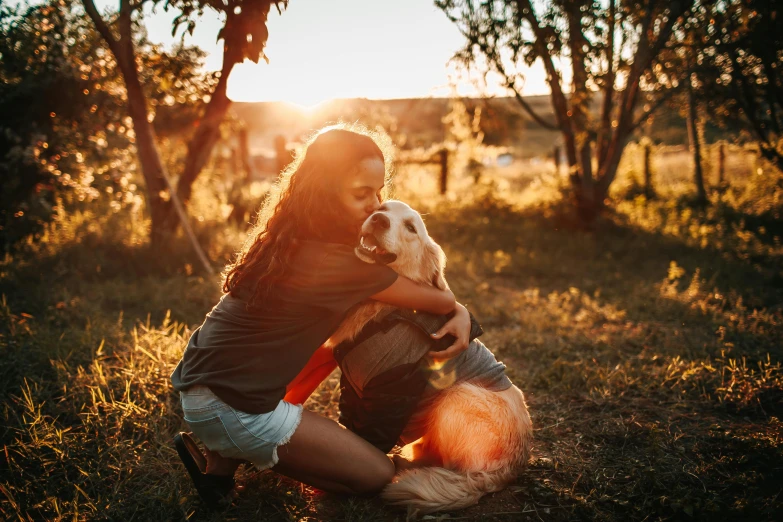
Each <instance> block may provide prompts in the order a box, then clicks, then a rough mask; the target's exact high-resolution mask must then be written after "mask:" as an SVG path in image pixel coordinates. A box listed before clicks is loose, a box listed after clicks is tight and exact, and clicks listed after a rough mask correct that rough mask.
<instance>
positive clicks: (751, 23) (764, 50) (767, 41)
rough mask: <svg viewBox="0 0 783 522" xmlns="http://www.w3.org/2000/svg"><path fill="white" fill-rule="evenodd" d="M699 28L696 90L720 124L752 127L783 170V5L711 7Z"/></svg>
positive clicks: (758, 0)
mask: <svg viewBox="0 0 783 522" xmlns="http://www.w3.org/2000/svg"><path fill="white" fill-rule="evenodd" d="M707 19H708V23H706V24H705V25H704V27H703V30H702V31H701V33H700V37H701V41H700V43H701V51H700V53H699V62H700V64H699V67H698V68H697V69H696V70H695V75H696V77H697V78H698V83H699V85H698V87H699V89H698V91H697V93H696V94H697V95H698V97H699V98H700V100H701V102H702V103H703V104H704V105H705V106H706V107H708V108H709V111H710V114H711V116H712V117H713V119H715V120H716V121H717V122H718V123H723V124H729V125H732V124H734V125H736V124H737V123H738V122H739V123H741V124H742V127H744V128H746V129H748V130H749V131H750V133H751V135H752V136H753V139H754V141H756V143H757V144H758V147H759V152H760V154H761V156H762V157H764V158H765V159H767V160H768V161H770V162H771V163H772V164H774V165H775V166H776V167H777V168H778V169H779V170H781V171H783V71H782V70H781V64H782V63H783V10H781V8H780V6H779V5H776V4H775V3H774V2H766V1H764V0H742V1H740V0H732V1H729V2H723V3H718V4H715V5H714V6H712V8H711V9H710V11H709V13H708V16H707Z"/></svg>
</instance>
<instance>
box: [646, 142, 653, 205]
mask: <svg viewBox="0 0 783 522" xmlns="http://www.w3.org/2000/svg"><path fill="white" fill-rule="evenodd" d="M651 152H652V147H651V146H650V144H649V143H645V144H644V195H645V196H646V197H647V198H648V199H651V198H653V197H655V190H654V189H653V186H652V168H651V165H650V153H651Z"/></svg>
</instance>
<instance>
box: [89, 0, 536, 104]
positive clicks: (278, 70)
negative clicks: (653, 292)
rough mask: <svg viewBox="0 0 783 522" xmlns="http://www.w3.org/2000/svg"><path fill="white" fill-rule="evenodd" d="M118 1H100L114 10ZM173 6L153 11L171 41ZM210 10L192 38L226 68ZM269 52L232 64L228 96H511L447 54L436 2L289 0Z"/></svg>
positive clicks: (452, 43)
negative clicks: (468, 72) (465, 69)
mask: <svg viewBox="0 0 783 522" xmlns="http://www.w3.org/2000/svg"><path fill="white" fill-rule="evenodd" d="M118 3H119V2H118V1H117V0H113V1H108V0H97V2H96V4H97V6H98V8H99V9H100V10H103V9H111V10H116V8H117V5H118ZM174 17H175V13H174V12H172V11H170V12H168V13H166V12H165V11H164V10H163V9H162V7H159V8H157V12H156V13H150V16H148V17H147V21H146V24H145V25H146V27H147V30H148V36H149V38H150V40H152V41H153V42H159V43H162V44H164V45H166V46H170V45H173V44H174V43H175V42H176V41H178V40H179V37H180V34H181V33H178V35H177V36H176V37H172V36H171V21H172V20H173V18H174ZM221 25H222V24H221V21H220V20H219V19H218V18H217V16H216V15H205V16H204V18H203V19H202V20H201V23H200V24H198V26H197V28H196V30H195V31H194V33H193V36H192V37H191V36H186V37H185V42H186V43H188V44H191V45H198V46H199V47H201V48H202V49H204V50H205V51H206V52H208V53H209V56H208V58H207V61H206V64H205V67H206V68H207V69H208V70H218V69H220V64H221V58H222V57H221V52H220V49H221V48H220V44H218V43H216V41H215V38H216V36H217V33H218V31H219V30H220V27H221ZM268 28H269V40H268V42H267V48H266V55H267V56H268V57H269V61H270V63H269V64H267V63H266V62H264V61H263V60H260V61H259V63H258V64H254V63H252V62H250V61H246V62H245V63H243V64H240V65H237V66H236V67H235V68H234V71H233V72H232V74H231V76H230V77H229V82H228V96H229V98H231V99H232V100H234V101H287V102H290V103H293V104H296V105H300V106H303V107H312V106H314V105H316V104H318V103H320V102H323V101H326V100H329V99H333V98H354V97H362V98H370V99H389V98H410V97H430V96H435V97H441V96H449V95H450V94H451V93H452V92H454V91H455V90H456V93H457V94H459V95H461V96H477V95H481V94H488V95H494V96H498V95H500V96H503V95H508V94H509V93H508V92H507V91H506V90H505V89H503V88H502V87H501V86H500V83H499V81H498V80H497V79H496V78H490V79H489V81H488V84H487V85H485V86H482V87H479V88H477V87H476V85H475V83H476V79H477V78H478V75H473V78H470V77H466V74H465V73H464V72H462V71H461V70H460V68H459V67H457V66H455V65H454V64H452V65H449V64H448V62H449V60H450V58H451V57H452V56H453V55H454V53H455V52H456V51H457V50H459V49H460V48H461V47H462V46H463V42H464V39H463V36H462V35H461V34H460V33H459V31H458V29H457V27H456V26H455V25H454V24H453V23H452V22H450V21H449V20H448V18H446V15H445V14H444V13H443V12H441V11H440V10H439V9H437V8H436V7H435V5H434V3H433V2H432V0H291V1H290V2H289V5H288V9H286V10H284V11H283V13H282V15H279V14H278V13H277V10H276V9H275V8H274V7H273V8H272V11H271V13H270V18H269V21H268ZM523 92H524V94H527V95H534V94H545V93H547V92H548V89H547V88H546V85H545V82H544V75H543V71H542V70H539V69H537V68H534V69H533V70H531V71H530V72H529V73H527V79H526V83H525V89H524V91H523Z"/></svg>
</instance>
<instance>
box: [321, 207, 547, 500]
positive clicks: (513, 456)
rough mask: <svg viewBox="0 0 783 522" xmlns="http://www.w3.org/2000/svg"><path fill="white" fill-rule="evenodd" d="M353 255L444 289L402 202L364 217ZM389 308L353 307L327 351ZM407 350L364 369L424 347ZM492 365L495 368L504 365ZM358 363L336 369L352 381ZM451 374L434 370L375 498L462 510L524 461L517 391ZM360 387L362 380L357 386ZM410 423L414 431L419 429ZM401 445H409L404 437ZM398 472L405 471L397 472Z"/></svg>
mask: <svg viewBox="0 0 783 522" xmlns="http://www.w3.org/2000/svg"><path fill="white" fill-rule="evenodd" d="M356 255H357V256H358V257H359V258H360V259H362V260H363V261H365V262H368V263H380V264H385V265H388V266H389V267H390V268H392V269H394V270H395V271H396V272H397V273H398V274H400V275H403V276H405V277H408V278H409V279H411V280H413V281H415V282H417V283H419V284H424V285H431V286H434V287H436V288H439V289H442V290H443V289H446V288H448V286H447V282H446V279H445V277H444V268H445V264H446V256H445V254H444V253H443V250H442V249H441V247H440V246H439V245H438V244H437V243H435V241H433V240H432V238H430V236H429V234H428V233H427V229H426V227H425V226H424V221H423V220H422V218H421V216H420V215H419V213H418V212H416V211H415V210H413V209H412V208H411V207H409V206H408V205H406V204H405V203H403V202H401V201H395V200H391V201H386V202H385V203H384V204H383V205H382V206H381V207H380V208H379V210H378V211H376V212H375V213H373V214H372V215H371V216H370V217H369V218H367V220H366V221H365V222H364V224H363V226H362V230H361V241H360V244H359V246H358V247H356ZM393 310H394V307H392V306H390V305H386V304H384V303H381V302H378V301H372V300H370V301H366V302H363V303H360V304H359V305H357V306H356V307H354V308H353V309H352V310H350V311H349V312H348V314H347V315H346V318H345V319H344V321H343V322H342V323H341V325H340V327H339V328H338V330H337V331H336V332H335V333H334V334H333V335H332V336H331V337H330V339H329V340H328V341H327V346H330V347H332V348H334V347H335V346H337V345H339V344H340V343H341V342H343V341H346V340H347V341H350V340H352V339H354V338H355V337H356V336H357V335H358V334H359V332H361V331H362V329H363V328H364V327H365V326H366V325H367V324H368V323H369V322H370V321H373V320H378V319H379V318H382V317H384V316H385V315H386V314H388V313H390V312H391V311H393ZM425 341H426V339H425ZM403 342H407V341H406V340H403ZM475 343H477V341H473V342H472V343H471V346H470V349H471V350H473V353H474V354H481V355H482V356H484V357H486V356H488V357H490V358H491V359H492V361H494V356H492V354H491V352H489V350H487V349H486V347H484V345H483V344H481V343H478V344H475ZM419 345H421V343H419ZM398 346H400V345H399V344H398ZM412 350H413V351H412V352H411V353H399V351H398V350H397V347H395V349H393V350H389V351H388V352H389V353H388V354H384V355H382V356H379V357H380V359H382V360H381V361H380V362H377V361H376V362H372V364H370V365H367V364H365V367H368V368H369V367H373V368H375V367H377V366H379V365H383V364H385V365H386V366H387V367H388V365H389V364H397V363H398V362H406V361H411V360H416V359H419V358H421V357H422V356H423V355H424V354H426V351H427V350H428V347H427V345H426V344H424V346H423V348H421V347H415V348H413V349H412ZM416 350H418V351H416ZM422 350H423V351H422ZM463 355H467V353H466V354H463ZM406 358H407V359H406ZM455 359H456V358H455ZM450 361H454V359H452V360H450ZM495 363H496V364H497V365H499V366H500V368H501V371H502V368H504V366H503V365H502V364H500V363H497V362H496V361H495ZM360 365H361V363H359V364H356V365H354V366H351V365H346V366H344V365H343V363H341V369H342V370H343V373H344V375H345V374H346V373H348V375H350V376H351V379H352V382H356V381H358V380H360V379H357V377H356V374H357V373H358V372H357V369H356V368H357V367H359V366H360ZM435 369H436V370H438V369H442V368H439V367H438V366H436V367H435ZM365 373H366V372H365ZM453 373H454V371H452V376H451V379H446V382H445V383H444V382H443V379H442V377H443V372H440V373H438V372H437V371H436V372H434V373H433V375H434V376H435V377H434V378H433V379H431V380H437V379H439V380H440V383H439V384H438V386H437V387H438V388H440V389H438V391H437V392H436V393H434V395H433V396H431V397H429V399H428V400H422V401H420V402H419V406H420V407H421V408H420V409H419V411H417V412H416V414H415V415H414V418H412V419H411V420H410V421H409V423H408V427H406V432H410V433H409V434H408V435H407V439H411V438H412V437H419V436H420V438H418V439H417V440H415V441H411V442H410V443H407V444H406V446H405V447H404V448H403V450H402V453H401V455H402V457H403V458H399V457H398V458H395V463H396V464H397V469H398V471H399V472H398V474H397V475H396V476H395V478H394V480H393V481H392V482H391V483H390V484H389V485H387V486H386V488H385V489H384V490H383V491H382V493H381V496H382V498H384V499H385V500H386V501H387V502H389V503H391V504H395V505H401V506H407V507H408V508H409V510H410V509H412V510H417V511H418V512H419V513H431V512H435V511H441V510H445V509H461V508H464V507H467V506H470V505H473V504H475V503H477V502H478V500H479V499H480V498H481V497H482V496H483V495H484V494H486V493H489V492H494V491H499V490H501V489H503V488H504V487H505V486H506V485H508V483H510V482H511V481H512V480H513V479H514V478H515V477H516V476H517V474H518V473H519V471H520V470H521V469H523V467H524V466H525V465H526V464H527V461H528V458H529V456H530V445H531V441H532V424H531V421H530V415H529V413H528V410H527V405H526V404H525V399H524V395H523V394H522V392H521V391H520V390H519V388H517V387H516V386H514V385H513V384H511V385H510V387H508V388H506V389H504V390H502V391H492V390H489V389H487V388H486V387H484V386H482V385H481V383H476V382H460V379H459V378H454V376H453ZM457 373H458V372H457ZM503 378H504V379H507V378H506V377H505V376H504V377H503ZM366 381H367V379H364V380H363V381H362V382H366ZM507 382H508V383H509V384H510V381H507ZM361 385H362V384H361V382H359V383H358V384H357V386H359V387H361ZM417 408H418V406H417ZM414 425H416V426H418V427H419V428H420V429H419V432H417V430H416V429H414ZM409 428H410V429H409ZM422 431H423V433H421V432H422ZM411 433H412V434H413V435H411ZM402 440H403V442H408V441H407V440H406V435H405V434H404V435H403V437H402ZM405 467H407V468H409V469H402V468H405ZM401 469H402V470H401ZM400 470H401V471H400Z"/></svg>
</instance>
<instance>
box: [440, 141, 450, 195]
mask: <svg viewBox="0 0 783 522" xmlns="http://www.w3.org/2000/svg"><path fill="white" fill-rule="evenodd" d="M438 154H439V155H440V193H441V195H443V194H445V193H446V188H447V183H448V179H449V151H448V150H447V149H440V152H439V153H438Z"/></svg>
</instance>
